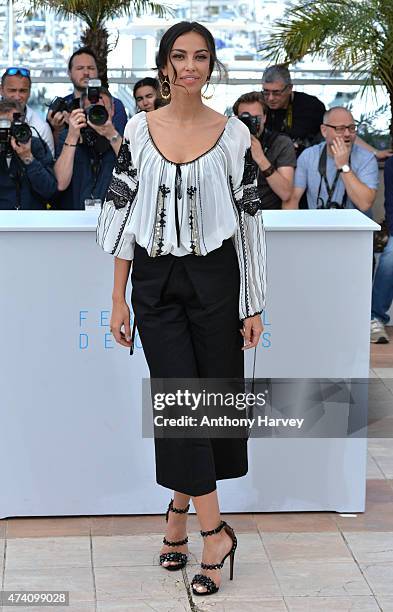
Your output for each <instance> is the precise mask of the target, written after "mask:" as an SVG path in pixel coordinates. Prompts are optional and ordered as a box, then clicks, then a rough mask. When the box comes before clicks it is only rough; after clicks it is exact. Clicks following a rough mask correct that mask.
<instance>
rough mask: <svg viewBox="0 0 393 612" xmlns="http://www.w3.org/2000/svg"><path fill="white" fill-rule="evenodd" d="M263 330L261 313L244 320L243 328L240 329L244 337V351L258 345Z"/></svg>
mask: <svg viewBox="0 0 393 612" xmlns="http://www.w3.org/2000/svg"><path fill="white" fill-rule="evenodd" d="M262 332H263V325H262V320H261V315H259V314H258V315H255V316H254V317H248V319H244V321H243V329H241V330H240V333H241V335H242V336H243V338H244V346H243V348H242V351H244V350H246V349H250V348H253V347H254V346H257V344H258V342H259V338H260V337H261V334H262Z"/></svg>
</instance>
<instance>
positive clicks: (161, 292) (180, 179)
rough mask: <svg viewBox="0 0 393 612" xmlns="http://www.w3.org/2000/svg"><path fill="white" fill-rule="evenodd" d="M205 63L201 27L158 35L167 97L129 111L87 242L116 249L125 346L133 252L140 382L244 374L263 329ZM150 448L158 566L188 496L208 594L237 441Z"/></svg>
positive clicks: (215, 583)
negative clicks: (158, 493)
mask: <svg viewBox="0 0 393 612" xmlns="http://www.w3.org/2000/svg"><path fill="white" fill-rule="evenodd" d="M215 65H217V58H216V52H215V46H214V39H213V37H212V35H211V34H210V32H209V31H208V30H207V29H206V28H205V27H203V26H202V25H200V24H198V23H195V22H193V23H189V22H181V23H179V24H176V25H174V26H172V27H171V28H170V29H169V30H168V31H167V32H166V33H165V34H164V36H163V38H162V40H161V43H160V48H159V52H158V55H157V69H158V76H159V79H160V83H161V91H162V95H163V97H164V98H165V97H167V98H169V97H170V103H169V104H168V105H167V106H165V107H163V108H161V109H159V110H157V111H152V112H150V113H148V114H146V113H144V112H141V113H138V114H137V115H135V116H134V117H133V118H132V119H131V120H130V121H129V123H128V125H127V127H126V130H125V134H124V138H125V142H124V144H123V145H122V148H121V150H120V154H119V158H118V163H117V166H116V168H115V172H114V175H113V179H112V183H111V186H110V188H109V192H108V195H107V200H106V202H105V203H104V206H103V210H102V212H101V216H100V220H99V225H98V230H97V238H98V243H99V244H100V245H101V246H102V247H103V248H104V250H107V251H109V252H110V253H112V254H113V255H115V275H114V290H113V310H112V318H111V329H112V333H113V335H114V337H115V339H116V340H117V342H119V343H120V344H122V345H123V346H127V347H130V346H131V332H130V323H129V322H130V311H129V308H128V305H127V303H126V300H125V288H126V284H127V280H128V276H129V272H130V265H131V260H132V261H133V270H132V287H133V289H132V305H133V309H134V313H135V319H136V322H137V325H138V329H139V334H140V337H141V341H142V344H143V348H144V353H145V356H146V359H147V362H148V365H149V369H150V374H151V377H152V378H160V379H173V378H188V379H190V378H194V379H197V378H217V379H218V378H227V379H228V378H233V379H235V378H236V379H239V378H242V377H243V376H244V364H243V352H242V350H244V349H247V348H252V347H255V346H256V345H257V343H258V340H259V337H260V335H261V333H262V329H263V328H262V323H261V318H260V313H261V311H262V309H263V308H264V294H265V243H264V232H263V226H262V218H261V213H260V211H259V208H260V202H259V200H258V196H257V191H256V188H255V185H254V181H253V172H251V171H250V166H248V165H247V164H246V162H245V160H246V159H247V158H248V156H247V155H246V153H247V151H248V149H249V148H250V135H249V132H248V130H247V128H246V127H245V126H244V125H243V124H242V123H241V122H240V121H239V120H238V119H237V118H236V117H231V118H229V119H227V117H224V116H223V115H220V114H219V113H217V112H215V111H213V110H212V109H210V108H208V107H207V106H205V105H204V104H203V102H202V98H201V96H203V93H202V90H204V91H206V87H208V85H209V80H210V77H211V74H212V72H213V69H214V68H215ZM240 321H242V323H240ZM242 336H243V338H242ZM155 452H156V475H157V482H158V483H159V484H161V485H163V486H165V487H168V488H169V489H172V490H173V491H174V497H173V500H171V502H170V504H169V507H168V511H167V514H166V519H167V526H166V532H165V538H164V546H163V547H162V550H161V555H160V563H161V565H162V566H163V567H165V568H166V569H168V570H177V569H181V568H182V567H184V565H185V564H186V562H187V531H186V520H187V516H186V513H187V511H188V508H189V500H190V497H191V498H192V501H193V504H194V507H195V510H196V513H197V515H198V519H199V523H200V526H201V529H202V531H201V535H202V536H203V537H204V548H203V556H202V564H201V567H202V570H201V573H200V574H198V575H197V576H195V577H194V579H193V581H192V588H193V592H194V594H195V595H208V594H212V593H214V592H216V591H217V590H218V588H219V586H220V583H221V574H220V569H221V567H222V565H223V562H224V560H225V559H226V557H228V556H230V561H231V578H232V569H233V559H234V553H235V550H236V544H237V543H236V537H235V534H234V532H233V530H232V529H231V528H230V527H229V525H227V524H226V523H225V522H224V521H222V520H221V517H220V510H219V504H218V498H217V490H216V481H217V480H219V479H224V478H237V477H240V476H244V475H245V474H246V473H247V441H246V439H245V438H237V439H235V438H230V439H217V438H215V439H208V438H199V439H186V438H182V439H173V438H156V439H155Z"/></svg>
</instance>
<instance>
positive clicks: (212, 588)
mask: <svg viewBox="0 0 393 612" xmlns="http://www.w3.org/2000/svg"><path fill="white" fill-rule="evenodd" d="M221 529H224V530H225V532H226V533H227V534H228V535H229V537H230V538H231V540H232V548H231V550H230V551H229V552H228V553H227V554H226V555H225V557H224V558H223V560H222V561H221V563H214V564H209V563H201V568H202V569H205V570H215V569H221V568H222V567H223V565H224V561H225V559H226V558H227V557H229V558H230V559H229V561H230V571H229V580H233V563H234V560H235V551H236V546H237V538H236V536H235V532H234V531H233V529H232V527H230V526H229V525H228V524H227V523H226V522H225V521H221V523H220V524H219V526H218V527H216V529H212V530H211V531H201V536H202V537H203V538H206V537H207V536H210V535H214V534H215V533H220V531H221ZM196 584H200V585H201V586H203V587H205V589H206V591H196V590H195V589H194V585H196ZM191 586H192V592H193V594H194V595H213V594H214V593H217V591H218V589H219V587H218V586H217V585H216V583H215V582H214V580H212V579H211V578H209V577H208V576H204V575H203V574H196V575H195V576H194V578H193V579H192V581H191Z"/></svg>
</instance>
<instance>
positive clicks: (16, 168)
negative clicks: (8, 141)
mask: <svg viewBox="0 0 393 612" xmlns="http://www.w3.org/2000/svg"><path fill="white" fill-rule="evenodd" d="M22 174H23V170H22V168H21V162H20V160H19V158H18V157H16V155H15V154H13V155H12V157H11V163H10V166H9V177H10V179H11V180H12V181H13V182H14V184H15V196H16V197H15V209H16V210H20V208H21V206H22V197H21V190H22Z"/></svg>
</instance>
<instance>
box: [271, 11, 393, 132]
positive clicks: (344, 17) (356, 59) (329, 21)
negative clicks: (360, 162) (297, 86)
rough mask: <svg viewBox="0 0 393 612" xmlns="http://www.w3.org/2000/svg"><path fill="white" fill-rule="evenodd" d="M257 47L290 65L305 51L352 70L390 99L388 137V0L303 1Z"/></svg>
mask: <svg viewBox="0 0 393 612" xmlns="http://www.w3.org/2000/svg"><path fill="white" fill-rule="evenodd" d="M260 51H263V52H264V57H265V58H266V59H268V60H272V61H273V62H275V63H279V62H282V63H287V64H289V63H294V62H296V61H299V60H300V59H301V58H303V57H304V56H305V55H307V54H311V55H312V56H317V55H318V56H319V57H324V58H325V59H327V60H328V61H329V63H330V65H331V66H332V68H333V70H339V71H349V70H351V71H353V72H355V73H356V74H357V75H358V76H359V78H361V79H364V81H365V86H367V85H371V86H372V87H373V89H374V91H375V87H376V85H377V83H378V82H382V84H383V85H384V86H385V87H386V89H387V93H388V96H389V100H390V111H391V123H390V133H391V136H392V137H393V121H392V112H393V2H392V0H310V1H307V0H304V1H303V2H301V3H299V4H296V5H292V6H290V7H289V8H288V9H287V10H286V11H285V14H284V17H283V18H282V19H279V20H277V21H276V22H275V24H274V25H273V31H272V34H271V35H270V37H269V38H268V39H267V40H266V41H265V42H264V44H263V47H262V48H261V49H260Z"/></svg>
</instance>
